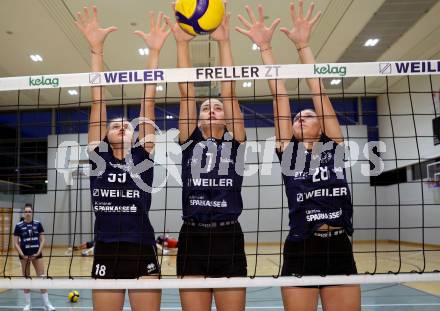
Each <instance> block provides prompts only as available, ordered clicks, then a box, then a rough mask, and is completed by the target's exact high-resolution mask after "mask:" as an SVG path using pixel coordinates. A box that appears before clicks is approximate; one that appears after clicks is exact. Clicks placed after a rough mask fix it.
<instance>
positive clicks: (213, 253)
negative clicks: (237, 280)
mask: <svg viewBox="0 0 440 311" xmlns="http://www.w3.org/2000/svg"><path fill="white" fill-rule="evenodd" d="M177 275H178V276H182V277H184V276H186V275H198V276H206V277H239V276H247V263H246V255H245V252H244V235H243V231H242V230H241V226H240V224H239V223H238V222H236V223H234V224H232V225H227V226H219V227H215V228H206V227H200V226H192V225H189V224H184V225H183V226H182V228H181V230H180V234H179V242H178V250H177Z"/></svg>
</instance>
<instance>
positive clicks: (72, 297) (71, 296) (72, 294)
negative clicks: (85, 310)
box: [67, 290, 79, 302]
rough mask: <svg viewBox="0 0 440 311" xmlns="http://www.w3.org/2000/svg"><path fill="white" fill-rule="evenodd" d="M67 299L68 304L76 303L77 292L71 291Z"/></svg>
mask: <svg viewBox="0 0 440 311" xmlns="http://www.w3.org/2000/svg"><path fill="white" fill-rule="evenodd" d="M67 299H69V301H70V302H77V301H78V300H79V293H78V291H77V290H73V291H71V292H70V293H69V295H67Z"/></svg>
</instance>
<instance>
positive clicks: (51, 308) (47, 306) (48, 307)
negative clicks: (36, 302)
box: [44, 302, 55, 311]
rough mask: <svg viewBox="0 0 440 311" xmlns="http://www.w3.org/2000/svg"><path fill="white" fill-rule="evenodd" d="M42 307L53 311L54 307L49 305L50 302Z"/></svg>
mask: <svg viewBox="0 0 440 311" xmlns="http://www.w3.org/2000/svg"><path fill="white" fill-rule="evenodd" d="M44 308H45V309H46V311H55V307H54V306H52V305H51V303H50V302H49V303H47V304H46V305H45V306H44Z"/></svg>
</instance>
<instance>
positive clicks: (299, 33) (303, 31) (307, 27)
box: [280, 0, 321, 48]
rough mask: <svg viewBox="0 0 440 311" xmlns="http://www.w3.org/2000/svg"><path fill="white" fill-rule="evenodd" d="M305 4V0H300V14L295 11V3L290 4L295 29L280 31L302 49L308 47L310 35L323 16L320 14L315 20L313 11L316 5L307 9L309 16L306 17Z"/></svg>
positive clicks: (282, 29)
mask: <svg viewBox="0 0 440 311" xmlns="http://www.w3.org/2000/svg"><path fill="white" fill-rule="evenodd" d="M303 7H304V2H303V0H299V3H298V12H296V11H295V5H294V4H293V3H291V4H290V16H291V17H292V22H293V27H292V29H290V30H289V29H287V28H284V27H283V28H281V29H280V30H281V31H282V32H284V33H285V34H286V36H287V37H288V38H289V39H290V40H292V42H293V43H294V44H295V45H296V47H297V48H301V47H304V46H307V45H308V44H309V41H310V35H311V33H312V30H313V26H315V24H316V22H317V21H318V20H319V17H320V16H321V12H318V13H317V14H316V15H315V16H314V17H313V18H312V14H313V9H314V8H315V4H313V3H312V4H311V5H310V6H309V8H308V9H307V14H306V16H304V13H303V11H304V9H303Z"/></svg>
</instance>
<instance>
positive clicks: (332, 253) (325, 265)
mask: <svg viewBox="0 0 440 311" xmlns="http://www.w3.org/2000/svg"><path fill="white" fill-rule="evenodd" d="M283 258H284V262H283V268H282V271H281V275H282V276H292V275H295V276H303V275H320V276H325V275H350V274H357V269H356V263H355V261H354V257H353V250H352V245H351V242H350V239H349V238H348V236H347V234H346V233H345V232H344V233H342V234H340V235H337V236H331V237H323V236H316V235H312V236H311V237H309V238H307V239H305V240H303V241H289V240H286V242H285V244H284V254H283Z"/></svg>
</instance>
